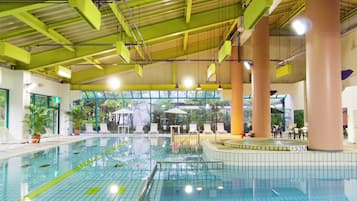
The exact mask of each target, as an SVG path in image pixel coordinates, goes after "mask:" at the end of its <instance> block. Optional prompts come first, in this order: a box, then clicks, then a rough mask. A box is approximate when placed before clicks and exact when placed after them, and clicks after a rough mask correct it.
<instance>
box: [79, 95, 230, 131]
mask: <svg viewBox="0 0 357 201" xmlns="http://www.w3.org/2000/svg"><path fill="white" fill-rule="evenodd" d="M82 100H85V102H87V104H88V103H92V105H93V108H92V113H93V114H94V116H91V115H89V116H88V119H87V121H90V122H91V123H93V125H94V127H98V126H99V125H100V123H107V127H108V129H109V130H111V132H117V129H118V126H119V125H123V126H128V127H129V130H130V131H134V130H135V127H136V126H138V125H141V126H143V127H144V131H145V132H147V131H149V129H150V123H158V129H159V131H160V133H165V132H167V133H168V132H169V125H180V126H181V129H182V130H184V131H186V132H187V131H188V126H189V124H191V123H195V124H197V128H198V129H199V130H203V124H204V123H210V124H211V127H212V129H215V123H217V122H224V123H225V128H226V130H227V131H229V129H230V116H229V115H230V112H229V110H230V107H229V104H230V103H229V101H225V100H222V99H221V93H220V92H218V91H120V92H95V91H85V92H83V95H82ZM172 108H179V109H180V110H183V111H185V112H186V114H174V113H168V112H165V111H167V110H169V109H172ZM96 111H97V113H96ZM95 114H97V115H95ZM93 117H94V118H93ZM99 129H100V128H99Z"/></svg>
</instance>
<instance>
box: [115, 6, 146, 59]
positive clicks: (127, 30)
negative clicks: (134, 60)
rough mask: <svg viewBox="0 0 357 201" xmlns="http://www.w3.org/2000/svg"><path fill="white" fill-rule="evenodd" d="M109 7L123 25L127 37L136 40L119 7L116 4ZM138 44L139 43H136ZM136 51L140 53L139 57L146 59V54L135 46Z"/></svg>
mask: <svg viewBox="0 0 357 201" xmlns="http://www.w3.org/2000/svg"><path fill="white" fill-rule="evenodd" d="M109 7H110V9H112V11H113V13H114V15H115V17H116V18H117V20H118V22H119V24H120V25H121V27H122V28H123V29H124V31H125V33H126V35H127V36H129V38H131V39H134V35H133V34H132V33H131V29H130V27H129V25H128V23H126V21H125V18H124V16H123V15H122V13H121V12H120V11H119V9H118V6H117V4H116V3H109ZM135 42H138V41H135ZM135 50H136V51H137V52H138V55H139V56H140V57H141V58H142V59H144V58H145V57H144V54H143V52H142V51H141V50H140V48H139V47H138V46H135Z"/></svg>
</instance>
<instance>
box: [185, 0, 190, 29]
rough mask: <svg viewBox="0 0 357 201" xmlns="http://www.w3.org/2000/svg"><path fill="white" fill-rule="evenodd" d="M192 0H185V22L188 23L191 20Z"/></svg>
mask: <svg viewBox="0 0 357 201" xmlns="http://www.w3.org/2000/svg"><path fill="white" fill-rule="evenodd" d="M191 10H192V0H186V13H185V15H186V24H190V21H191Z"/></svg>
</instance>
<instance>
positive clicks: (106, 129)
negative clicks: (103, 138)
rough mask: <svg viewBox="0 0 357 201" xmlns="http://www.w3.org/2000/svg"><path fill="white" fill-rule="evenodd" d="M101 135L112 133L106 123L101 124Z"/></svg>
mask: <svg viewBox="0 0 357 201" xmlns="http://www.w3.org/2000/svg"><path fill="white" fill-rule="evenodd" d="M99 126H100V133H103V134H104V133H110V131H109V130H108V126H107V124H106V123H100V124H99Z"/></svg>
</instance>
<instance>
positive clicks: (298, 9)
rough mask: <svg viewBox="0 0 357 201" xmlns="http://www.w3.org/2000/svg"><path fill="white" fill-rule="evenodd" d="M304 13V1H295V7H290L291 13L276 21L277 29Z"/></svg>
mask: <svg viewBox="0 0 357 201" xmlns="http://www.w3.org/2000/svg"><path fill="white" fill-rule="evenodd" d="M304 11H305V2H304V0H298V1H296V3H295V5H294V6H293V7H292V11H290V12H287V13H286V14H285V15H284V16H283V17H281V18H280V19H279V21H278V28H284V27H286V26H287V25H288V24H289V23H290V22H291V21H292V20H293V19H294V18H295V17H296V16H298V15H300V14H301V13H302V12H304Z"/></svg>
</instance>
